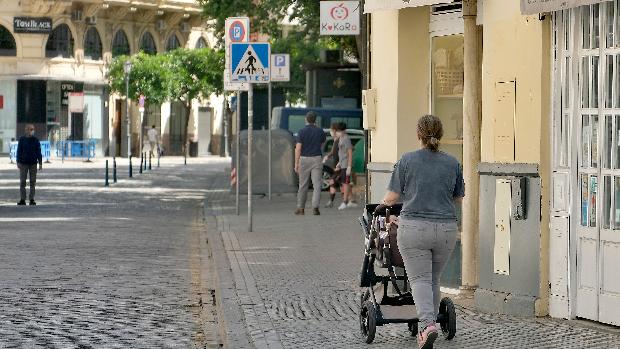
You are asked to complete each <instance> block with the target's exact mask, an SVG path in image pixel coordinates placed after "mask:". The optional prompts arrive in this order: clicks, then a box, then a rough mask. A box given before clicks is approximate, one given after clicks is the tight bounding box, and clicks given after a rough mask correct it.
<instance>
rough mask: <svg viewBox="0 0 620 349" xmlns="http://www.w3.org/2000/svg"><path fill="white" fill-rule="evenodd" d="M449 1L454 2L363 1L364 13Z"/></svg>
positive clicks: (437, 0) (442, 0)
mask: <svg viewBox="0 0 620 349" xmlns="http://www.w3.org/2000/svg"><path fill="white" fill-rule="evenodd" d="M451 2H454V0H366V2H364V13H371V12H375V11H382V10H399V9H401V8H406V7H418V6H430V5H437V4H447V3H451Z"/></svg>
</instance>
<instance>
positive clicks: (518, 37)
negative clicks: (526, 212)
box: [481, 0, 551, 315]
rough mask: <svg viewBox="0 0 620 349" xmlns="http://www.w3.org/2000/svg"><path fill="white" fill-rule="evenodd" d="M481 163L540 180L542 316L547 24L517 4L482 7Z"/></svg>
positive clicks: (540, 310)
mask: <svg viewBox="0 0 620 349" xmlns="http://www.w3.org/2000/svg"><path fill="white" fill-rule="evenodd" d="M483 6H484V8H483V11H484V25H483V37H484V39H483V40H484V45H483V47H484V52H483V64H482V102H483V103H482V134H481V142H482V146H481V152H482V154H481V155H482V161H483V162H502V163H534V164H538V165H539V171H540V175H541V179H542V198H541V203H542V204H541V212H542V216H541V225H540V226H541V246H540V258H541V263H540V266H541V270H540V290H539V291H540V300H539V301H538V302H536V313H537V315H546V314H547V313H548V298H549V295H548V293H549V287H548V283H549V273H548V268H549V261H548V256H549V253H548V244H549V183H550V181H549V179H550V172H549V170H550V158H551V154H550V141H549V139H550V131H549V127H550V125H549V123H550V108H551V97H550V81H551V71H550V69H551V68H550V67H551V43H550V41H551V33H550V30H551V29H550V26H551V24H550V21H549V19H546V20H543V21H541V20H539V18H538V16H537V15H536V16H522V15H521V13H520V8H519V1H518V0H509V1H507V0H485V1H484V5H483Z"/></svg>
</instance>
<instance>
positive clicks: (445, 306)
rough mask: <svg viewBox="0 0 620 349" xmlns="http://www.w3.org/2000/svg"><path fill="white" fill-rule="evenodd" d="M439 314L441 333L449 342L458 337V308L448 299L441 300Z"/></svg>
mask: <svg viewBox="0 0 620 349" xmlns="http://www.w3.org/2000/svg"><path fill="white" fill-rule="evenodd" d="M439 314H440V321H439V324H440V326H441V332H443V335H444V337H445V338H446V339H447V340H450V339H452V338H454V336H455V335H456V308H455V307H454V303H453V302H452V300H451V299H450V298H448V297H445V298H443V299H442V300H441V303H440V304H439Z"/></svg>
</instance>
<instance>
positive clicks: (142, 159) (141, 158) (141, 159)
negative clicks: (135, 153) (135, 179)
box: [140, 154, 144, 174]
mask: <svg viewBox="0 0 620 349" xmlns="http://www.w3.org/2000/svg"><path fill="white" fill-rule="evenodd" d="M142 161H144V158H143V157H142V154H140V174H142Z"/></svg>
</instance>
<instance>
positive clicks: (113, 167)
mask: <svg viewBox="0 0 620 349" xmlns="http://www.w3.org/2000/svg"><path fill="white" fill-rule="evenodd" d="M112 178H113V180H114V183H116V157H114V158H113V160H112Z"/></svg>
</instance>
